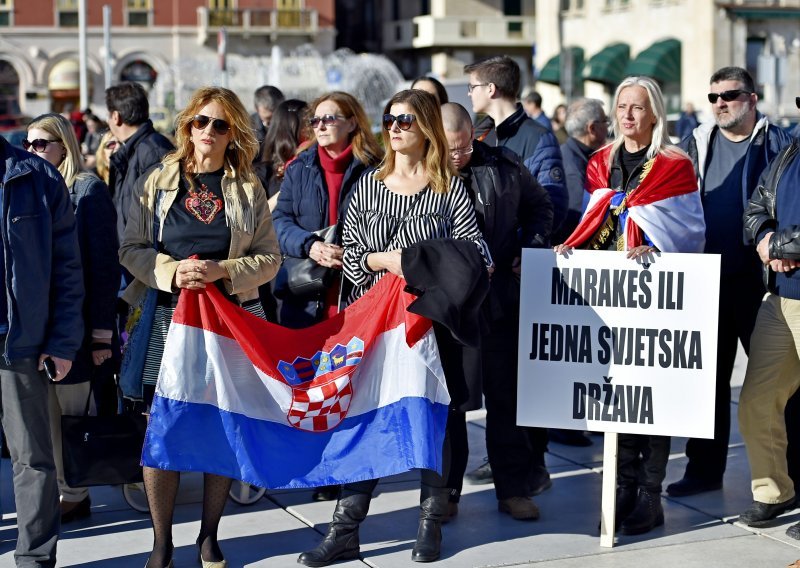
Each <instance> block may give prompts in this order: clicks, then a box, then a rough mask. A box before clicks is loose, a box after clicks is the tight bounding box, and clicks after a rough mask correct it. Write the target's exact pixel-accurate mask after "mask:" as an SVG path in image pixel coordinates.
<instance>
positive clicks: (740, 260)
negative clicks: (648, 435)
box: [667, 67, 790, 497]
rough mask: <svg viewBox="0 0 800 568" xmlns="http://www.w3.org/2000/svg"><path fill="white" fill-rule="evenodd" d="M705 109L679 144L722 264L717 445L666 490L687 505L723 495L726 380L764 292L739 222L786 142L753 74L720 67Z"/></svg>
mask: <svg viewBox="0 0 800 568" xmlns="http://www.w3.org/2000/svg"><path fill="white" fill-rule="evenodd" d="M710 83H711V86H710V89H709V93H708V101H709V103H711V111H712V113H713V115H714V122H709V123H705V124H701V125H700V126H698V127H697V128H695V129H694V131H693V132H692V134H691V135H689V136H687V137H686V138H685V139H684V140H683V141H682V142H681V144H680V145H681V147H682V148H683V149H684V150H686V152H687V153H688V154H689V156H690V157H691V158H692V161H693V162H694V166H695V171H696V172H697V176H698V184H699V187H700V194H701V197H702V200H703V211H704V216H705V221H706V248H705V252H707V253H715V254H720V255H721V256H722V273H721V279H720V295H719V328H718V333H719V343H718V350H717V378H716V404H715V426H714V439H712V440H704V439H696V438H692V439H690V440H689V442H688V443H687V444H686V455H687V457H688V459H689V462H688V464H687V466H686V472H685V474H684V476H683V478H682V479H681V480H679V481H677V482H675V483H672V484H670V485H669V486H668V487H667V493H669V494H670V495H672V496H673V497H684V496H687V495H694V494H697V493H703V492H706V491H714V490H717V489H720V488H721V487H722V478H723V474H724V473H725V466H726V462H727V457H728V442H729V439H730V409H731V406H730V403H731V389H730V378H731V373H732V372H733V364H734V360H735V359H736V351H737V348H738V344H739V341H741V343H742V346H743V347H744V350H745V352H747V353H748V354H749V352H750V335H751V332H752V331H753V326H754V325H755V320H756V314H757V313H758V309H759V305H760V304H761V298H762V297H763V296H764V285H763V283H762V281H761V269H760V266H759V262H758V257H757V256H756V254H755V251H754V249H753V247H752V246H751V245H746V244H745V242H744V240H743V225H742V215H743V213H744V210H745V208H746V206H747V200H748V199H749V198H750V196H751V195H752V194H753V190H754V189H755V188H756V185H757V184H758V179H759V177H760V176H761V173H762V172H763V171H764V169H765V168H766V167H767V164H768V163H769V161H770V160H771V159H772V158H774V157H775V156H776V155H777V154H778V152H779V151H780V150H781V149H782V148H783V147H785V146H786V145H787V144H788V143H789V141H790V137H789V135H788V134H786V133H785V132H784V131H783V130H782V129H781V128H778V127H777V126H775V125H773V124H770V123H769V121H768V120H767V117H765V116H763V115H762V114H761V113H759V112H758V110H757V109H756V103H757V102H758V95H756V93H755V85H754V84H753V79H752V77H751V76H750V74H749V73H748V72H747V71H746V70H745V69H742V68H740V67H723V68H722V69H720V70H719V71H717V72H716V73H714V74H713V75H712V76H711V80H710Z"/></svg>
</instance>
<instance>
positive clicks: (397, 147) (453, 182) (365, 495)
mask: <svg viewBox="0 0 800 568" xmlns="http://www.w3.org/2000/svg"><path fill="white" fill-rule="evenodd" d="M383 141H384V145H385V147H386V156H385V158H384V160H383V162H382V163H381V165H380V168H379V169H378V170H376V171H374V172H370V173H367V174H365V175H364V176H362V178H361V179H360V180H359V182H358V185H357V187H356V192H355V194H354V195H353V199H352V201H351V203H350V208H349V210H348V211H347V217H346V219H345V223H344V236H343V241H342V242H343V244H344V247H345V252H344V257H343V263H344V272H345V275H346V276H347V278H348V279H349V280H350V281H351V282H352V284H353V286H354V288H353V291H352V293H351V295H350V300H351V301H353V300H355V299H357V298H359V297H361V296H362V295H363V294H365V293H366V292H367V291H368V290H369V289H370V288H371V287H372V286H374V285H375V284H376V283H377V282H378V281H379V280H380V279H381V278H382V277H383V276H384V275H386V274H387V273H388V272H391V273H392V274H395V275H397V276H400V277H402V276H403V271H402V266H401V261H400V259H401V253H402V250H403V248H404V247H408V246H411V245H413V244H415V243H418V242H420V241H423V240H427V239H443V238H453V239H463V240H467V241H471V242H474V243H475V245H476V247H477V248H478V250H479V252H480V253H481V255H482V256H483V258H484V261H485V263H486V266H487V267H489V266H490V265H491V259H490V257H489V253H488V248H487V247H486V244H485V243H484V242H483V237H482V235H481V232H480V230H479V229H478V225H477V222H476V220H475V211H474V209H473V206H472V203H471V202H470V199H469V196H468V195H467V191H466V189H465V188H464V184H463V183H462V182H461V180H460V178H459V177H458V175H457V173H456V171H455V169H454V168H453V166H452V164H451V162H450V157H449V146H448V144H447V138H446V136H445V133H444V127H443V126H442V114H441V110H440V107H439V103H438V101H437V100H436V97H435V96H433V95H431V94H430V93H427V92H425V91H422V90H419V89H410V90H406V91H401V92H399V93H397V94H396V95H395V96H394V97H392V98H391V99H390V100H389V102H388V103H387V105H386V107H385V109H384V115H383ZM446 379H447V385H448V390H449V391H450V392H451V393H456V392H457V393H467V392H468V391H467V388H466V385H464V384H458V383H456V382H455V381H457V379H456V378H455V375H450V374H447V373H446ZM461 380H462V381H463V376H462V377H461ZM451 381H453V382H451ZM453 398H454V400H452V401H451V404H452V405H454V406H458V405H459V404H461V402H463V400H461V401H459V400H455V398H456V397H455V396H453ZM450 425H451V421H449V420H448V428H449V427H450ZM449 440H450V435H448V434H446V435H445V441H444V448H443V452H442V475H439V474H438V473H436V472H435V471H431V470H423V471H422V472H421V488H420V516H419V528H418V531H417V540H416V543H415V545H414V549H413V551H412V553H411V559H412V560H413V561H415V562H432V561H434V560H437V559H438V558H439V554H440V546H441V539H442V532H441V523H442V519H443V518H444V516H445V514H446V513H447V509H448V503H447V502H448V495H449V489H448V488H447V487H446V481H445V480H446V479H447V476H448V470H449V467H450V463H449V460H450V448H449ZM378 481H379V480H377V479H373V480H368V481H361V482H358V483H349V484H346V485H343V486H342V489H341V494H340V498H339V501H338V502H337V504H336V509H335V510H334V513H333V520H332V522H331V524H330V525H329V527H328V532H327V534H326V535H325V538H324V539H323V541H322V543H320V545H319V546H318V547H317V548H316V549H314V550H312V551H309V552H304V553H303V554H301V555H300V557H299V558H298V562H300V564H304V565H306V566H327V565H329V564H331V563H333V562H335V561H337V560H344V559H352V558H358V556H359V538H358V527H359V524H360V523H361V521H363V520H364V518H365V517H366V515H367V511H368V510H369V505H370V501H371V499H372V491H373V490H374V489H375V487H376V485H377V484H378Z"/></svg>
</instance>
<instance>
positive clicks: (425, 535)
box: [411, 484, 449, 562]
mask: <svg viewBox="0 0 800 568" xmlns="http://www.w3.org/2000/svg"><path fill="white" fill-rule="evenodd" d="M448 495H449V490H448V489H447V487H432V486H430V485H425V484H423V485H422V487H421V488H420V503H419V529H418V530H417V542H416V544H414V550H413V551H412V552H411V560H413V561H414V562H433V561H434V560H438V559H439V554H440V550H441V547H442V519H443V518H444V516H445V515H446V514H447V499H448Z"/></svg>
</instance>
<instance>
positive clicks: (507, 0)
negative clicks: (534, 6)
mask: <svg viewBox="0 0 800 568" xmlns="http://www.w3.org/2000/svg"><path fill="white" fill-rule="evenodd" d="M503 14H504V15H506V16H521V15H522V0H503Z"/></svg>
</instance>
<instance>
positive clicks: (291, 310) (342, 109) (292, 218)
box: [274, 91, 383, 328]
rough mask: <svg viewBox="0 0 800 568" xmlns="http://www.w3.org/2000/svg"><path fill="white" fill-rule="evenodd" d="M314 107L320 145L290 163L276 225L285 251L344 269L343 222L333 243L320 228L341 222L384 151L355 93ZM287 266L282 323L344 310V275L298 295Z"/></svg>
mask: <svg viewBox="0 0 800 568" xmlns="http://www.w3.org/2000/svg"><path fill="white" fill-rule="evenodd" d="M309 109H310V111H311V116H310V117H308V124H309V126H310V127H311V129H312V130H313V140H314V144H312V145H311V147H309V148H308V150H306V151H305V152H302V153H301V154H300V155H298V156H297V158H296V159H295V160H294V161H292V163H291V164H290V165H289V166H288V167H287V168H286V173H285V175H284V179H283V183H282V184H281V191H280V194H279V195H278V204H277V206H276V208H275V212H274V216H275V230H276V231H277V233H278V241H279V242H280V246H281V252H282V253H283V254H285V255H287V256H291V257H296V258H311V259H312V260H314V261H315V262H316V263H318V264H320V265H322V266H325V267H329V268H333V269H335V270H337V271H338V270H341V269H342V253H343V249H342V247H341V245H340V244H339V243H340V235H341V227H340V226H337V228H336V237H335V239H334V242H330V243H326V242H324V240H323V239H322V237H320V236H319V235H317V234H315V232H314V231H319V230H320V229H324V228H326V227H330V226H331V225H340V224H341V223H340V222H341V220H342V219H344V216H345V213H346V212H347V208H348V206H349V204H350V198H351V197H352V195H353V190H354V189H355V186H356V182H358V180H359V178H360V177H361V175H362V174H363V173H364V172H365V171H366V170H367V169H368V168H370V167H372V166H374V165H376V164H377V163H378V162H379V161H380V159H381V157H382V156H383V151H382V150H381V148H380V146H379V145H378V142H377V140H376V139H375V137H374V136H373V135H372V132H371V130H370V125H369V120H368V119H367V115H366V113H365V112H364V109H363V108H362V107H361V104H359V102H358V101H357V100H356V99H355V98H354V97H353V96H352V95H350V94H348V93H343V92H339V91H335V92H332V93H327V94H325V95H322V96H321V97H319V98H318V99H317V100H315V101H314V102H312V103H311V105H309ZM281 270H282V272H281V273H279V274H278V277H277V278H276V281H275V284H276V286H275V295H276V296H278V297H280V298H282V299H283V302H282V305H281V308H280V312H279V314H278V320H279V322H280V324H281V325H284V326H286V327H292V328H300V327H306V326H309V325H312V324H314V323H316V322H318V321H320V320H322V319H325V318H326V317H329V316H330V315H333V314H335V313H337V312H338V311H339V305H338V297H339V283H340V281H341V278H334V279H333V285H332V287H331V288H330V289H328V290H327V291H326V292H322V293H312V294H311V295H303V296H298V295H294V294H293V293H292V292H291V291H289V289H288V286H286V285H285V282H286V269H285V268H283V269H281Z"/></svg>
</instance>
